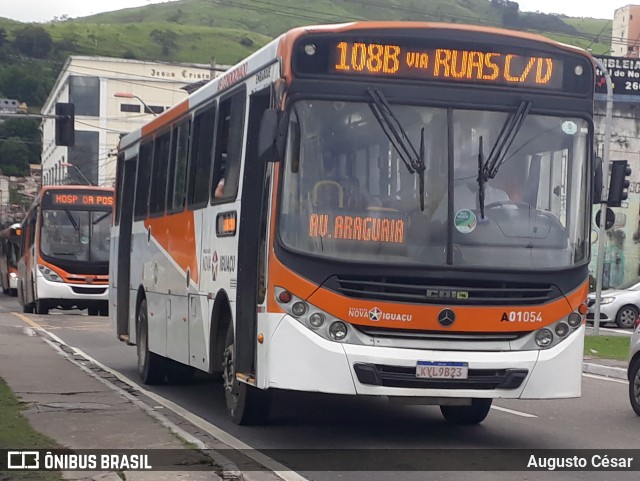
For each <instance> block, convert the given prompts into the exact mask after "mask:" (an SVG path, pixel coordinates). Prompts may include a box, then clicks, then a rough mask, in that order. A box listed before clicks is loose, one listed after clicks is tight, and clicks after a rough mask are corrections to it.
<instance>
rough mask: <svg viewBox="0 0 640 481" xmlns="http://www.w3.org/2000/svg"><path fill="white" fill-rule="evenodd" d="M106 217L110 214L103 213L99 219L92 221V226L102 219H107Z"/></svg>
mask: <svg viewBox="0 0 640 481" xmlns="http://www.w3.org/2000/svg"><path fill="white" fill-rule="evenodd" d="M108 215H111V212H105V213H104V215H101V216H100V217H98V218H97V219H96V220H94V221H93V223H92V224H93V225H96V224H97V223H98V222H100V221H101V220H102V219H104V218H105V217H107V216H108Z"/></svg>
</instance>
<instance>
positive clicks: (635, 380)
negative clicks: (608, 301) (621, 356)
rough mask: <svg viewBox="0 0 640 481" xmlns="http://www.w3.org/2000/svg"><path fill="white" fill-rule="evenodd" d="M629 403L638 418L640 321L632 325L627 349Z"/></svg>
mask: <svg viewBox="0 0 640 481" xmlns="http://www.w3.org/2000/svg"><path fill="white" fill-rule="evenodd" d="M627 376H628V377H629V401H631V407H632V408H633V410H634V411H635V412H636V414H637V415H638V416H640V319H638V320H637V321H636V323H635V324H634V331H633V334H632V335H631V346H630V347H629V369H628V370H627Z"/></svg>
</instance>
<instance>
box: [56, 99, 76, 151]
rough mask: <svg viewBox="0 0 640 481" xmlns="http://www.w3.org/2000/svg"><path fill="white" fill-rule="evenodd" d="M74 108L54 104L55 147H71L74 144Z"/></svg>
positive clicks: (67, 105) (62, 104)
mask: <svg viewBox="0 0 640 481" xmlns="http://www.w3.org/2000/svg"><path fill="white" fill-rule="evenodd" d="M75 121H76V119H75V108H74V105H73V104H67V103H61V102H58V103H57V104H56V145H64V146H67V147H71V146H72V145H73V144H74V143H75Z"/></svg>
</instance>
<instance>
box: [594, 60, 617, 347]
mask: <svg viewBox="0 0 640 481" xmlns="http://www.w3.org/2000/svg"><path fill="white" fill-rule="evenodd" d="M594 60H595V62H596V64H597V65H598V68H599V69H600V71H601V72H602V73H603V74H604V78H605V80H606V82H607V108H606V113H605V120H604V146H603V147H604V148H603V152H602V195H601V197H600V227H599V228H598V261H597V267H596V306H595V313H594V317H593V334H594V335H596V336H597V335H598V334H599V332H600V296H601V295H602V280H603V277H604V250H605V237H606V235H605V225H606V222H605V219H606V216H607V208H608V205H607V198H608V191H607V190H608V186H609V149H610V146H609V143H610V142H611V122H612V118H613V85H612V83H611V75H609V71H608V70H607V68H606V67H605V66H604V64H603V63H602V61H601V60H599V59H597V58H595V57H594Z"/></svg>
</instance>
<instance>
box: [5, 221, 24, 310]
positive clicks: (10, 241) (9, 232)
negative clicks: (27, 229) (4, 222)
mask: <svg viewBox="0 0 640 481" xmlns="http://www.w3.org/2000/svg"><path fill="white" fill-rule="evenodd" d="M21 235H22V228H21V227H20V223H16V224H13V225H11V226H9V227H7V228H6V229H2V230H1V231H0V284H2V292H4V293H5V294H9V295H10V296H14V297H15V296H16V295H17V293H18V259H19V258H20V245H21V244H22V239H21Z"/></svg>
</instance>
